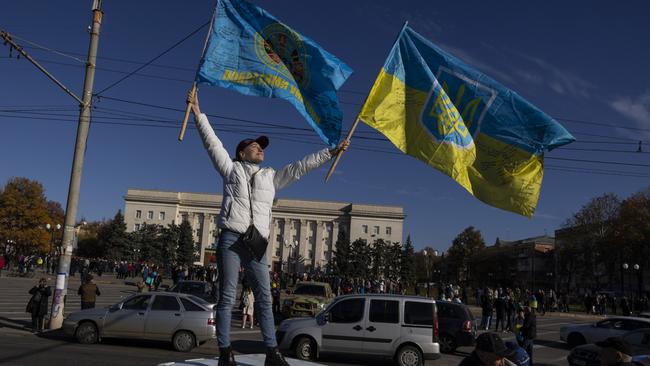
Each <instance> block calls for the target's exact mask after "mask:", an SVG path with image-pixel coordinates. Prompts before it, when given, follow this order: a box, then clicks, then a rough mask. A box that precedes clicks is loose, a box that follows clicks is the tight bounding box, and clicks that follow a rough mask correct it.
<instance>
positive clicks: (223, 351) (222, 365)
mask: <svg viewBox="0 0 650 366" xmlns="http://www.w3.org/2000/svg"><path fill="white" fill-rule="evenodd" d="M218 366H237V362H235V355H234V354H233V353H232V348H231V347H230V346H228V347H224V348H219V364H218Z"/></svg>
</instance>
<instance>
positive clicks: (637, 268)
mask: <svg viewBox="0 0 650 366" xmlns="http://www.w3.org/2000/svg"><path fill="white" fill-rule="evenodd" d="M632 268H634V272H635V273H636V282H637V291H638V295H637V296H638V297H639V298H641V293H642V292H643V289H642V285H641V280H642V279H643V271H641V266H640V265H638V264H634V266H632Z"/></svg>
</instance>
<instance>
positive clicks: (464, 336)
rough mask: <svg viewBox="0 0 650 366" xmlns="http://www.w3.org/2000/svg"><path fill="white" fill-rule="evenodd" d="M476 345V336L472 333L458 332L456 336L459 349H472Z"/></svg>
mask: <svg viewBox="0 0 650 366" xmlns="http://www.w3.org/2000/svg"><path fill="white" fill-rule="evenodd" d="M475 343H476V336H475V335H474V334H473V333H470V332H458V333H457V334H456V345H457V346H459V347H472V346H474V344H475Z"/></svg>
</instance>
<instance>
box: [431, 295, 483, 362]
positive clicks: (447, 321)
mask: <svg viewBox="0 0 650 366" xmlns="http://www.w3.org/2000/svg"><path fill="white" fill-rule="evenodd" d="M436 307H437V308H438V324H439V337H440V338H439V343H440V352H442V353H453V352H454V351H455V350H456V348H457V347H463V346H473V345H474V342H475V341H476V324H475V322H474V316H473V315H472V313H471V312H470V311H469V309H468V308H467V306H465V305H463V304H461V303H457V302H450V301H441V300H438V301H436Z"/></svg>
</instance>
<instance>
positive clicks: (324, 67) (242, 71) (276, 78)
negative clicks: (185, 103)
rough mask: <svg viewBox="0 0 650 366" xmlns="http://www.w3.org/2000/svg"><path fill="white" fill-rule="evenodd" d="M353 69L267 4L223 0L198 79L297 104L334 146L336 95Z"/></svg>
mask: <svg viewBox="0 0 650 366" xmlns="http://www.w3.org/2000/svg"><path fill="white" fill-rule="evenodd" d="M351 73H352V69H351V68H350V67H348V66H347V65H346V64H345V63H343V62H342V61H340V60H339V59H338V58H336V57H335V56H334V55H332V54H330V53H329V52H327V51H325V50H324V49H323V48H321V47H320V46H319V45H318V44H316V43H315V42H314V41H312V40H311V39H309V38H307V37H305V36H303V35H301V34H299V33H297V32H296V31H294V30H293V29H291V28H290V27H289V26H287V25H286V24H284V23H282V22H280V21H279V20H278V19H276V18H275V17H273V15H271V14H269V13H268V12H266V11H265V10H264V9H262V8H260V7H257V6H255V5H253V4H251V3H248V2H246V1H240V0H220V1H219V2H218V4H217V9H216V16H215V20H214V23H213V25H212V30H211V35H210V39H209V41H208V45H207V49H206V52H205V53H204V55H203V59H202V60H201V65H200V67H199V71H198V73H197V75H196V81H197V82H198V83H203V84H209V85H216V86H221V87H224V88H229V89H234V90H237V91H239V92H240V93H243V94H248V95H256V96H262V97H269V98H282V99H286V100H288V101H289V102H290V103H291V104H293V105H294V106H295V107H296V109H298V112H300V114H302V116H303V117H305V119H306V120H307V121H308V122H309V124H310V125H311V126H312V127H313V128H314V130H315V131H316V132H317V133H318V135H319V136H320V137H321V139H323V141H325V142H326V143H327V144H328V145H330V146H335V145H336V144H337V143H338V142H339V139H340V136H341V121H342V113H341V110H340V108H339V102H338V99H337V96H336V90H337V89H338V88H340V87H341V85H342V84H343V83H344V82H345V80H346V79H347V78H348V76H350V74H351Z"/></svg>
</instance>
